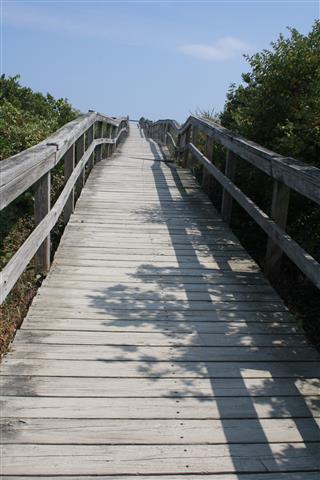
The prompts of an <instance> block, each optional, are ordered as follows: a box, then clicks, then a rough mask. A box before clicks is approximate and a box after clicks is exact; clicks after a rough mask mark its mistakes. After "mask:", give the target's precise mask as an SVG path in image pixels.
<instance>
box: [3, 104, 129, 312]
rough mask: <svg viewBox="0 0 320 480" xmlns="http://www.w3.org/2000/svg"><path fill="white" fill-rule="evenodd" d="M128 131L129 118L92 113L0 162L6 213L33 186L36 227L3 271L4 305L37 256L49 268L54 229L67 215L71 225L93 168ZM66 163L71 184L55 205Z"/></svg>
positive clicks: (67, 181) (42, 267)
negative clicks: (53, 193) (53, 194)
mask: <svg viewBox="0 0 320 480" xmlns="http://www.w3.org/2000/svg"><path fill="white" fill-rule="evenodd" d="M128 128H129V121H128V118H119V119H114V118H111V117H107V116H105V115H101V114H99V113H95V112H89V113H87V114H85V115H81V116H80V117H78V118H77V119H76V120H74V121H72V122H70V123H68V124H67V125H65V126H64V127H62V128H61V129H60V130H58V131H57V132H56V133H54V134H53V135H52V136H50V137H48V138H47V139H46V140H44V141H42V142H41V143H39V144H38V145H35V146H34V147H31V148H29V149H28V150H25V151H24V152H21V153H19V154H17V155H14V156H13V157H10V158H8V159H6V160H3V161H2V162H0V209H3V208H5V207H6V206H8V205H9V204H10V203H11V202H12V201H13V200H14V199H15V198H17V197H18V196H19V195H21V194H22V193H23V192H25V191H26V190H27V189H29V188H30V187H33V188H34V205H35V208H34V217H35V225H36V227H35V229H34V230H33V231H32V233H31V234H30V236H29V237H28V238H27V240H26V241H25V242H24V243H23V245H22V246H21V247H20V248H19V250H18V251H17V252H16V253H15V255H14V256H13V257H12V258H11V260H10V261H9V262H8V264H7V265H6V266H5V268H4V269H3V270H2V272H1V278H0V294H1V295H0V301H1V303H2V302H3V301H4V300H5V298H6V297H7V295H8V293H9V292H10V291H11V289H12V288H13V286H14V285H15V283H16V281H17V280H18V279H19V277H20V275H21V273H22V272H23V271H24V270H25V268H26V267H27V265H28V264H29V262H30V261H31V260H32V258H33V257H34V256H36V264H37V267H38V269H39V270H41V271H47V270H48V269H49V267H50V257H51V255H50V232H51V230H52V228H53V227H54V226H55V224H56V223H57V221H58V218H59V216H60V215H61V214H62V213H63V214H64V221H65V223H67V222H68V220H69V217H70V215H71V213H72V212H73V210H74V204H75V194H76V193H77V194H79V193H80V191H81V189H82V187H83V185H84V183H85V181H86V178H87V176H88V174H89V172H90V170H91V169H92V167H93V166H94V164H95V163H96V162H99V160H100V159H101V158H102V156H103V157H105V156H108V155H111V154H112V153H113V151H114V150H115V149H116V147H117V145H118V143H119V142H120V141H121V140H122V138H123V137H124V136H125V135H127V133H128ZM61 160H63V162H64V176H65V185H64V188H63V190H62V192H61V194H60V196H59V198H58V199H57V200H56V202H55V203H54V205H53V206H52V207H51V202H50V190H51V188H50V185H51V171H52V169H53V168H54V167H55V166H56V165H57V164H58V163H59V162H60V161H61Z"/></svg>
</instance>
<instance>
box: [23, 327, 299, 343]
mask: <svg viewBox="0 0 320 480" xmlns="http://www.w3.org/2000/svg"><path fill="white" fill-rule="evenodd" d="M15 342H16V344H17V343H45V344H47V343H50V344H55V345H57V344H59V345H121V346H126V345H136V346H170V345H172V346H194V347H195V346H199V347H206V346H209V347H210V346H213V347H214V346H219V347H220V346H224V347H235V346H254V347H270V346H276V347H279V346H284V347H289V346H293V347H302V346H304V345H307V342H306V340H305V338H304V335H299V334H293V335H282V334H269V335H264V334H250V335H246V334H245V335H239V334H238V333H236V334H231V333H229V334H227V335H226V334H225V333H222V334H221V333H208V332H206V333H199V332H195V333H185V332H182V333H177V332H174V333H172V332H151V333H146V332H130V335H128V334H127V332H103V331H100V332H92V331H85V332H83V331H80V330H76V331H72V330H62V331H59V330H34V331H31V330H26V329H23V330H19V331H18V332H17V334H16V340H15Z"/></svg>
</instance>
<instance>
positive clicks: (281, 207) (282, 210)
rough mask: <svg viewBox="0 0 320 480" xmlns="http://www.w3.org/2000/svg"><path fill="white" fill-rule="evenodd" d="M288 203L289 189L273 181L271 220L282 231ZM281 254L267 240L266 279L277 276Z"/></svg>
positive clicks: (285, 220) (285, 221)
mask: <svg viewBox="0 0 320 480" xmlns="http://www.w3.org/2000/svg"><path fill="white" fill-rule="evenodd" d="M289 202H290V188H289V187H287V186H286V185H284V184H283V183H281V182H279V181H278V180H275V181H274V184H273V193H272V207H271V218H272V219H273V220H274V221H275V222H276V224H277V225H279V227H281V228H282V229H283V230H285V228H286V224H287V216H288V208H289ZM282 254H283V252H282V250H281V248H280V247H278V246H277V245H276V244H275V243H274V242H273V241H272V240H271V239H270V238H269V239H268V243H267V252H266V258H265V264H264V272H265V275H266V276H267V277H269V278H271V277H275V276H277V275H278V274H279V272H280V266H281V257H282Z"/></svg>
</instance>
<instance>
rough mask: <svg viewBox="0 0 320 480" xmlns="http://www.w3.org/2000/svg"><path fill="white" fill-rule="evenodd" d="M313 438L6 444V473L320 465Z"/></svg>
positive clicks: (289, 468)
mask: <svg viewBox="0 0 320 480" xmlns="http://www.w3.org/2000/svg"><path fill="white" fill-rule="evenodd" d="M319 453H320V445H319V444H317V443H310V444H306V443H304V442H299V443H270V444H268V445H266V444H256V445H252V444H248V445H245V444H234V445H233V447H232V450H231V451H230V448H229V447H228V446H227V445H214V446H213V445H188V446H186V445H181V446H179V445H170V446H165V445H161V446H149V445H145V446H144V447H143V448H141V446H138V445H122V446H119V445H117V446H102V445H61V446H59V445H24V447H23V449H20V448H18V446H17V445H15V444H11V445H5V446H3V447H2V449H1V454H2V458H3V466H2V469H3V474H5V475H13V474H18V475H53V474H55V475H60V474H70V475H79V474H82V475H84V474H96V475H114V474H117V475H119V474H120V475H121V474H131V475H137V474H140V475H141V474H142V475H143V474H150V473H166V474H171V473H176V474H178V473H179V474H181V473H198V474H200V473H214V472H216V473H222V472H225V473H230V472H243V473H247V472H254V473H255V472H266V471H269V472H279V471H280V472H281V471H284V472H288V471H297V469H299V468H300V469H302V468H303V469H304V470H306V471H318V470H319V468H320V460H319V458H320V457H319Z"/></svg>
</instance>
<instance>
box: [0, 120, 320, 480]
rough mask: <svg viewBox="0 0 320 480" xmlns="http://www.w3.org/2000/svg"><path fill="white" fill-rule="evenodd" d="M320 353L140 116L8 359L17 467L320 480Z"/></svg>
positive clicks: (87, 201) (10, 460) (19, 475)
mask: <svg viewBox="0 0 320 480" xmlns="http://www.w3.org/2000/svg"><path fill="white" fill-rule="evenodd" d="M319 366H320V363H319V355H318V353H317V352H316V351H315V349H313V348H312V347H311V346H309V345H308V344H307V343H306V341H305V338H304V336H303V334H301V332H299V331H296V328H295V322H294V319H293V318H292V317H291V316H290V314H289V313H288V312H287V310H286V308H285V307H284V305H283V303H282V301H281V299H280V298H279V297H278V295H277V294H276V293H275V292H274V290H273V289H272V288H271V287H270V285H269V284H268V282H267V281H266V280H265V279H264V277H263V275H262V274H261V272H260V271H259V269H258V267H257V265H256V264H255V263H254V262H253V261H252V259H251V258H250V257H249V255H248V254H247V253H246V252H245V251H244V249H243V248H242V246H241V245H240V244H239V241H238V240H237V239H236V238H235V236H234V235H233V234H232V233H231V231H230V230H229V229H228V228H227V227H226V225H225V224H224V223H223V222H222V221H221V219H220V218H219V216H218V214H217V213H216V211H215V210H214V208H213V207H212V205H211V203H210V202H209V200H208V198H207V197H206V195H205V194H204V193H202V192H201V190H200V189H199V187H198V185H197V183H196V182H195V180H194V178H193V177H192V175H191V174H190V173H189V171H188V170H186V169H181V168H176V167H174V166H173V165H172V164H170V163H167V162H165V161H164V158H163V154H162V152H161V151H160V148H159V146H158V145H157V144H155V143H154V142H153V141H152V140H147V139H145V137H144V135H143V133H141V132H140V130H139V129H138V127H137V125H136V124H134V123H131V130H130V135H129V137H128V139H127V140H126V141H125V142H124V144H123V145H122V146H121V147H120V149H119V151H118V152H117V153H115V154H114V155H113V156H112V157H110V158H108V159H106V160H102V161H101V162H100V163H99V164H97V165H96V166H95V168H94V169H93V171H92V173H91V174H90V177H89V179H88V181H87V183H86V185H85V187H84V189H83V191H82V194H81V197H80V199H79V201H78V203H77V206H76V210H75V213H74V214H73V215H72V216H71V219H70V222H69V224H68V226H67V227H66V230H65V233H64V235H63V238H62V241H61V244H60V247H59V249H58V251H57V253H56V256H55V260H54V263H53V265H52V268H51V270H50V273H49V275H48V277H47V279H46V280H45V282H44V283H43V286H42V287H41V288H40V290H39V292H38V294H37V296H36V298H35V299H34V301H33V304H32V307H31V308H30V311H29V314H28V316H27V318H26V320H25V321H24V323H23V325H22V328H21V330H20V331H19V332H18V333H17V335H16V338H15V341H14V343H13V345H12V348H11V352H10V353H9V354H8V355H7V357H6V358H5V359H4V361H3V364H2V389H1V390H2V391H1V393H2V402H3V403H2V417H3V418H2V443H3V444H4V446H3V453H2V455H3V456H2V478H3V479H5V480H9V479H10V478H12V479H16V480H22V479H25V480H26V479H27V478H28V479H29V480H32V479H35V478H37V479H41V478H43V479H44V478H46V479H48V478H49V479H53V478H55V479H56V478H58V479H60V480H62V479H64V480H67V479H68V480H76V479H77V480H78V479H80V480H81V479H83V480H89V479H92V480H93V479H95V480H102V479H104V480H107V479H108V478H112V477H113V476H114V477H115V478H116V479H117V480H129V479H131V478H132V479H133V478H137V476H138V477H139V478H140V477H141V478H143V479H144V480H151V479H155V480H162V479H166V480H176V479H179V478H181V476H182V477H183V476H185V477H186V478H188V479H189V480H195V479H202V480H209V479H210V480H236V479H241V480H316V479H317V480H319V472H320V434H319V432H320V430H319V425H320V396H319V387H320V382H319V378H318V377H320V368H319ZM279 472H282V473H281V474H280V473H279Z"/></svg>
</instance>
